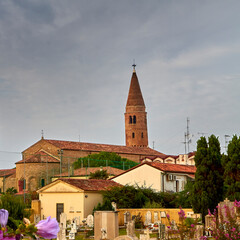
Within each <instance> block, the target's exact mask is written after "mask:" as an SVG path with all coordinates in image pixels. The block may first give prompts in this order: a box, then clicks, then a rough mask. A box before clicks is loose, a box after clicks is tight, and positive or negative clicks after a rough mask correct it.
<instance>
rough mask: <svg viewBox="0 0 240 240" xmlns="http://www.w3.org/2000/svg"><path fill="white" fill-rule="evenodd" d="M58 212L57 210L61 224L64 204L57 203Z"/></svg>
mask: <svg viewBox="0 0 240 240" xmlns="http://www.w3.org/2000/svg"><path fill="white" fill-rule="evenodd" d="M56 210H57V214H56V215H57V220H58V222H60V215H61V213H63V212H64V204H63V203H57V204H56Z"/></svg>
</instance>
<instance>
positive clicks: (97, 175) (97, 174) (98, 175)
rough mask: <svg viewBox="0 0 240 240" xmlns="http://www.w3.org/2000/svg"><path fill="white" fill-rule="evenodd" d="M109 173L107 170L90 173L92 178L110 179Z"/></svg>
mask: <svg viewBox="0 0 240 240" xmlns="http://www.w3.org/2000/svg"><path fill="white" fill-rule="evenodd" d="M108 177H109V174H108V173H107V170H98V171H96V172H94V173H90V177H89V178H90V179H108Z"/></svg>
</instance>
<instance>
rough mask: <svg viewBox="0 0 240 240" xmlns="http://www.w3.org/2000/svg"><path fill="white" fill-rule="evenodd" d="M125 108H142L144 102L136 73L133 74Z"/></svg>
mask: <svg viewBox="0 0 240 240" xmlns="http://www.w3.org/2000/svg"><path fill="white" fill-rule="evenodd" d="M127 106H144V107H145V104H144V100H143V96H142V92H141V88H140V85H139V82H138V77H137V74H136V72H133V74H132V79H131V83H130V88H129V92H128V99H127Z"/></svg>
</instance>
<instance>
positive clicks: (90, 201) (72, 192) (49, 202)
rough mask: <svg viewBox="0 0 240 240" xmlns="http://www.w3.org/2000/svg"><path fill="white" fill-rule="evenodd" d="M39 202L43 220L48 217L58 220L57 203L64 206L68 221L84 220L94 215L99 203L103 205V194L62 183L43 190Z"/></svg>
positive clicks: (40, 192)
mask: <svg viewBox="0 0 240 240" xmlns="http://www.w3.org/2000/svg"><path fill="white" fill-rule="evenodd" d="M39 200H40V201H41V219H43V218H46V217H48V216H51V217H54V218H56V213H57V209H56V206H57V203H63V204H64V213H66V214H67V219H72V218H74V217H80V219H83V218H86V217H87V216H88V215H89V214H92V211H93V208H94V207H95V206H97V204H98V203H99V202H100V203H102V194H101V193H100V192H92V191H83V190H81V189H79V188H77V187H74V186H72V185H69V184H67V183H64V182H61V181H60V182H55V183H51V185H50V186H46V187H44V188H42V190H40V191H39Z"/></svg>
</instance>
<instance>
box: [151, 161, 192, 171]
mask: <svg viewBox="0 0 240 240" xmlns="http://www.w3.org/2000/svg"><path fill="white" fill-rule="evenodd" d="M147 164H148V165H150V166H153V167H155V168H158V169H159V170H162V171H164V172H177V173H192V174H194V173H195V172H196V169H197V168H196V167H195V166H190V165H180V164H172V163H159V162H150V163H149V162H148V163H147Z"/></svg>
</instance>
